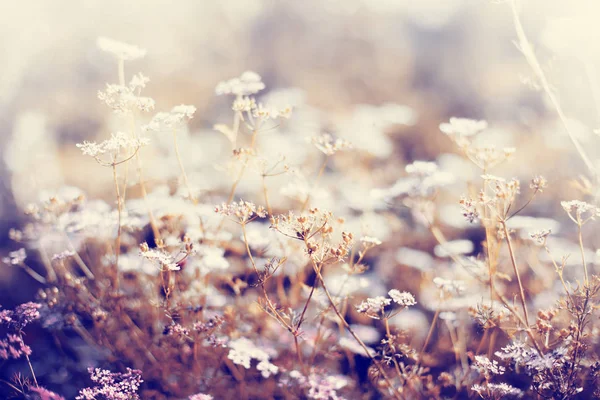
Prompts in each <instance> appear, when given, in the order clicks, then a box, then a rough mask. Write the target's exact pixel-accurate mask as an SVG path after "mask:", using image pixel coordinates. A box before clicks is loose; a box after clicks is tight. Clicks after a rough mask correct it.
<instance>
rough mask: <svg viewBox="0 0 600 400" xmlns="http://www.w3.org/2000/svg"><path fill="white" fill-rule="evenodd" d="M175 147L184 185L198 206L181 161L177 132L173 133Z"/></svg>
mask: <svg viewBox="0 0 600 400" xmlns="http://www.w3.org/2000/svg"><path fill="white" fill-rule="evenodd" d="M173 145H174V146H175V156H176V157H177V162H178V163H179V169H180V170H181V175H182V176H183V183H184V184H185V187H186V189H187V191H188V195H189V197H190V200H191V201H192V203H194V204H196V198H195V197H194V195H193V193H192V188H191V187H190V182H189V180H188V176H187V174H186V173H185V168H184V166H183V160H182V159H181V154H180V153H179V146H178V145H177V130H176V129H175V130H174V131H173Z"/></svg>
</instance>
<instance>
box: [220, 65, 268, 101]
mask: <svg viewBox="0 0 600 400" xmlns="http://www.w3.org/2000/svg"><path fill="white" fill-rule="evenodd" d="M264 88H265V84H264V83H263V82H262V78H261V77H260V75H259V74H257V73H256V72H253V71H246V72H244V73H243V74H242V75H240V76H239V77H237V78H232V79H229V80H227V81H222V82H219V84H218V85H217V88H216V89H215V93H216V94H217V95H223V94H233V95H235V96H249V95H252V94H256V93H258V92H260V91H261V90H263V89H264Z"/></svg>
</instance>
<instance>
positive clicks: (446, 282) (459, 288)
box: [433, 276, 467, 294]
mask: <svg viewBox="0 0 600 400" xmlns="http://www.w3.org/2000/svg"><path fill="white" fill-rule="evenodd" d="M433 283H434V284H435V286H437V287H438V289H441V290H442V291H443V292H447V293H457V294H458V293H462V292H464V291H465V290H466V289H467V287H466V285H465V283H464V282H463V281H457V280H451V279H444V278H441V277H439V276H438V277H435V278H433Z"/></svg>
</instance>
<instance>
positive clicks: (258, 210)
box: [215, 200, 267, 224]
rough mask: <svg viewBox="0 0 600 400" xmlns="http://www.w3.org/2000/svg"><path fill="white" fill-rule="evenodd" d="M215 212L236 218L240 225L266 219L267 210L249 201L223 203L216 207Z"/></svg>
mask: <svg viewBox="0 0 600 400" xmlns="http://www.w3.org/2000/svg"><path fill="white" fill-rule="evenodd" d="M215 212H216V213H218V214H222V215H226V216H234V217H236V218H237V219H238V220H239V222H240V223H243V224H245V223H247V222H249V221H251V220H253V219H254V218H256V217H259V218H266V216H267V210H265V208H264V207H263V206H257V205H255V204H254V203H251V202H249V201H244V200H240V201H238V202H233V203H230V204H226V203H223V204H221V205H220V206H217V207H215Z"/></svg>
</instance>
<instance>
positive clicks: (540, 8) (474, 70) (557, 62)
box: [0, 0, 600, 307]
mask: <svg viewBox="0 0 600 400" xmlns="http://www.w3.org/2000/svg"><path fill="white" fill-rule="evenodd" d="M523 3H524V4H523V7H522V10H521V11H522V15H521V18H522V22H523V24H524V26H525V30H526V32H527V34H528V36H529V38H530V39H531V41H532V43H534V45H535V49H536V53H537V54H538V56H539V59H540V61H541V62H542V64H543V67H544V69H545V70H546V72H547V74H548V76H549V78H550V80H551V82H552V85H553V88H554V90H555V91H556V93H557V94H558V95H559V97H560V100H561V103H562V105H563V106H564V108H565V111H566V113H567V114H568V116H569V118H570V119H571V121H570V123H572V124H573V129H574V131H575V132H576V133H577V136H578V137H579V139H580V140H581V141H582V142H583V143H584V145H585V146H586V149H587V150H588V151H589V153H590V154H591V156H592V158H593V159H596V158H597V155H599V154H598V146H597V145H596V144H597V142H595V138H596V137H597V135H596V134H595V133H593V130H594V129H596V128H598V127H600V123H599V121H598V115H599V114H598V110H599V109H600V107H599V106H598V104H600V103H598V101H596V100H597V98H596V97H597V96H598V95H600V91H598V90H597V89H598V87H599V86H598V84H597V82H596V80H597V79H599V78H598V76H597V75H598V74H597V72H598V71H599V69H598V68H597V67H598V66H600V62H599V61H600V58H599V55H600V52H599V51H598V50H599V49H598V43H600V40H598V39H599V37H598V36H600V35H599V33H600V28H597V27H596V26H595V25H597V24H595V22H596V21H594V17H595V16H597V15H599V14H598V12H600V6H598V5H597V4H596V2H595V1H584V0H576V1H569V2H565V1H560V0H529V1H524V2H523ZM98 36H107V37H110V38H114V39H117V40H120V41H124V42H127V43H132V44H135V45H138V46H140V47H142V48H145V49H147V51H148V53H147V56H146V57H145V58H143V59H141V60H136V61H134V62H132V63H129V64H127V71H126V72H127V74H128V76H131V74H133V73H137V72H143V73H144V74H145V75H147V76H149V77H150V79H151V81H150V83H149V84H148V86H147V88H146V89H145V95H146V96H150V97H152V98H154V99H155V100H156V110H157V111H162V110H169V109H171V107H172V106H174V105H178V104H181V103H184V104H192V105H194V106H196V107H197V109H198V110H197V112H196V117H195V118H194V119H193V120H192V121H191V124H190V127H189V132H186V135H185V137H184V138H183V139H182V140H183V141H184V142H183V143H184V145H183V147H184V148H185V151H184V153H185V154H184V159H186V160H187V161H186V162H188V163H189V164H190V169H191V170H192V171H193V172H192V175H191V176H192V178H193V182H194V185H196V186H197V187H198V190H199V191H201V192H204V193H208V196H209V197H208V199H209V200H210V199H214V200H215V201H216V200H219V199H221V198H220V197H219V196H218V195H216V194H215V193H217V192H218V191H219V188H221V187H222V188H225V187H227V186H228V185H230V181H227V180H224V179H223V174H222V173H221V170H220V169H219V168H218V165H217V164H218V163H219V162H220V161H219V160H221V159H224V158H226V157H228V155H229V154H230V148H229V147H228V145H227V142H226V140H225V139H224V138H223V137H222V135H220V134H219V133H217V132H215V131H214V130H213V129H212V127H213V125H214V124H215V123H230V119H231V110H230V99H228V98H224V97H217V96H215V93H214V88H215V86H216V85H217V83H218V82H219V81H222V80H226V79H229V78H231V77H234V76H238V75H239V74H240V73H241V72H243V71H245V70H253V71H256V72H257V73H259V74H260V75H261V76H262V77H263V80H264V82H265V83H266V85H267V90H266V91H265V93H269V92H273V90H275V89H277V90H276V91H275V93H272V96H273V97H274V98H277V96H280V97H281V98H285V100H286V101H288V102H290V103H292V105H294V106H296V111H295V115H294V117H293V118H296V119H295V120H292V122H291V123H290V125H289V126H288V127H287V128H286V129H284V131H283V132H279V133H277V134H274V135H273V140H272V144H271V146H272V148H273V154H275V153H278V152H284V153H286V155H287V156H288V159H290V160H292V161H296V162H297V163H298V164H301V163H302V162H304V159H305V158H306V157H308V155H307V154H306V151H305V148H304V147H302V146H295V145H291V144H290V143H292V144H293V143H296V142H295V141H298V143H300V142H302V140H303V138H304V137H306V136H312V135H315V134H318V133H320V132H321V131H324V130H328V131H333V132H335V133H337V134H338V135H340V136H342V137H345V138H348V139H349V140H350V141H351V142H353V143H354V145H355V147H356V148H358V149H359V150H360V156H359V157H360V160H362V161H364V162H365V163H369V165H370V166H371V167H372V171H374V173H373V175H372V176H354V177H350V178H348V179H349V180H348V181H347V183H348V185H350V186H351V184H352V182H353V180H358V181H360V180H362V181H369V179H373V180H379V183H381V184H382V185H383V184H385V183H393V180H394V176H396V177H397V176H399V175H401V174H402V171H403V167H404V165H406V164H407V163H409V162H411V161H414V160H438V162H440V163H441V164H444V165H445V167H446V168H448V169H452V170H453V171H454V172H455V174H456V173H457V174H465V175H468V174H474V170H473V169H472V168H470V167H468V166H467V165H465V164H464V163H461V162H460V161H459V160H458V157H456V156H455V154H454V153H456V149H455V148H454V146H453V145H452V143H451V142H450V141H449V140H448V139H447V138H446V137H444V135H442V134H440V132H439V129H438V126H439V123H440V122H444V121H446V120H447V119H448V118H449V117H450V116H460V117H469V118H476V119H486V120H488V121H489V123H490V126H491V129H490V130H489V132H487V133H486V136H485V140H488V141H489V143H491V144H495V145H499V146H514V147H517V154H516V157H515V161H514V162H513V163H511V164H510V165H508V166H506V169H505V170H504V171H503V172H504V175H505V176H510V175H511V174H512V175H515V176H517V177H520V178H523V179H524V181H525V182H526V181H527V180H528V179H530V177H531V176H532V175H534V174H543V175H545V176H547V177H548V178H549V180H550V181H551V183H552V184H553V186H552V188H551V189H550V193H551V194H550V196H549V199H550V200H548V201H540V202H539V203H538V204H537V205H536V207H537V208H536V209H535V211H534V213H535V214H537V215H538V216H546V215H551V214H553V213H554V212H555V211H556V210H560V207H559V204H558V201H555V200H556V197H555V196H558V195H559V194H561V193H562V195H561V199H570V198H571V196H569V195H568V193H569V190H572V188H571V187H570V186H569V185H568V184H567V183H566V182H567V178H569V179H571V178H573V177H576V176H577V175H578V174H579V173H583V172H585V169H584V167H583V165H582V163H581V161H580V160H579V158H578V156H577V155H576V153H575V152H574V151H573V148H572V145H571V143H570V141H569V139H568V137H567V136H566V134H565V132H564V129H563V127H562V126H561V124H560V123H559V121H558V120H557V118H556V115H555V112H554V110H553V109H552V107H550V106H549V105H548V103H547V100H546V98H545V95H544V94H543V93H542V92H540V91H539V90H536V87H535V86H536V85H535V82H534V81H533V80H532V77H533V75H532V73H531V71H530V68H529V66H528V65H527V64H526V62H525V59H524V57H523V56H522V54H521V53H520V52H519V50H518V49H517V46H515V44H514V42H513V41H514V40H515V38H516V35H515V30H514V24H513V19H512V14H511V11H510V7H508V6H507V5H506V4H502V2H493V1H486V0H443V1H440V0H418V1H414V0H344V1H322V0H304V1H274V0H220V1H204V0H201V1H198V0H188V1H183V0H181V1H175V2H174V1H157V0H145V1H120V0H105V1H89V0H81V1H72V0H54V1H19V2H8V1H4V2H2V4H0V151H1V154H0V182H1V188H0V256H4V255H5V254H6V253H7V252H8V251H10V250H13V249H15V248H17V247H18V246H17V245H14V244H12V243H11V242H10V241H9V240H8V230H9V229H10V228H11V227H15V226H16V227H18V226H19V224H20V223H21V222H22V221H23V217H22V215H23V212H22V210H23V208H24V207H25V206H26V205H27V204H28V203H30V202H36V201H38V200H39V199H40V195H41V194H42V196H46V197H47V196H48V194H52V193H55V192H57V191H58V190H59V189H60V188H61V187H64V186H65V185H67V186H76V187H79V188H81V189H82V190H83V191H84V192H85V193H86V194H87V195H88V196H89V197H99V198H103V199H106V200H108V199H111V196H113V194H112V191H111V190H112V188H111V180H110V179H111V177H110V174H108V173H107V172H106V171H105V170H104V169H102V168H101V167H100V166H98V165H97V164H95V163H94V162H93V161H92V160H90V159H88V158H85V157H83V156H82V155H81V152H80V151H79V150H78V149H77V148H76V147H75V144H76V143H78V142H82V141H83V140H97V139H100V140H102V139H103V138H105V137H107V136H108V134H109V133H110V132H111V131H112V130H113V129H112V128H113V126H114V125H115V120H114V117H113V116H111V113H110V110H108V109H107V108H106V107H105V106H104V105H103V104H101V103H100V102H99V101H98V100H97V96H96V93H97V91H98V90H100V89H102V88H103V87H104V85H105V84H106V83H107V82H111V83H114V82H116V80H117V70H116V66H115V63H114V60H112V59H111V58H110V57H108V56H107V55H106V54H103V53H102V52H101V51H100V50H99V49H98V48H97V47H96V44H95V43H96V38H97V37H98ZM281 89H284V90H281ZM386 104H396V106H394V107H392V108H389V109H386V110H387V111H385V110H384V111H381V109H382V108H381V107H382V106H383V105H386ZM378 107H379V108H378ZM376 109H377V110H380V111H378V112H379V114H377V115H375V114H376V113H375V111H374V110H376ZM385 112H388V113H393V114H394V115H393V116H389V118H391V119H392V120H394V119H395V120H396V122H399V123H398V124H390V126H387V125H385V124H383V126H381V124H380V122H381V119H382V118H383V119H385V118H388V117H387V116H386V114H385ZM294 121H296V122H294ZM282 135H283V136H282ZM282 137H285V139H282ZM161 140H162V139H160V138H157V139H156V141H157V142H158V143H159V144H160V142H161ZM167 140H169V139H168V138H167ZM164 147H165V148H167V147H168V146H164ZM145 157H146V166H147V168H149V172H147V175H148V176H151V177H152V179H155V180H157V181H165V180H167V181H168V180H169V179H173V177H174V176H176V175H177V173H178V172H177V168H176V164H173V163H174V162H175V161H174V160H173V158H172V157H170V156H169V153H168V151H167V150H165V151H162V150H161V147H160V146H158V150H154V152H150V153H149V154H146V155H145ZM384 160H385V162H384ZM169 163H171V164H169ZM220 185H221V186H220ZM371 186H372V185H371ZM359 187H360V185H359ZM241 191H242V192H243V191H244V188H243V187H242V189H241ZM356 192H357V193H355V197H356V198H357V199H358V200H360V197H361V192H360V190H357V191H356ZM459 192H460V188H459V189H457V190H456V193H457V195H458V194H459ZM211 196H212V197H211ZM32 257H34V256H32ZM36 290H37V287H36V286H35V285H32V284H31V280H30V279H27V278H26V275H25V274H24V273H23V272H22V271H21V270H19V269H18V268H11V267H9V266H2V267H0V304H2V305H3V306H6V307H11V306H13V305H14V304H18V303H20V302H23V301H27V300H29V299H31V298H32V297H33V295H34V293H35V292H36Z"/></svg>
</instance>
